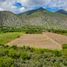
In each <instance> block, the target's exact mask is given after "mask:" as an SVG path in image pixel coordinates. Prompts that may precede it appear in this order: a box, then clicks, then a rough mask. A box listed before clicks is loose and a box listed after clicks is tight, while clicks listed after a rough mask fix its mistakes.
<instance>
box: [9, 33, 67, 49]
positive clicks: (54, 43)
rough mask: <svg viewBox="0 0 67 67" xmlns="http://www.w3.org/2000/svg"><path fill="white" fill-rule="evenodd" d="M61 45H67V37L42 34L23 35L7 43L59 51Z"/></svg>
mask: <svg viewBox="0 0 67 67" xmlns="http://www.w3.org/2000/svg"><path fill="white" fill-rule="evenodd" d="M62 44H67V36H64V35H60V34H55V33H49V32H44V33H42V34H25V35H24V36H21V37H20V38H17V39H15V40H13V41H11V42H9V43H8V45H10V46H12V45H16V46H18V47H21V46H29V47H33V48H46V49H51V50H54V49H56V50H61V49H62Z"/></svg>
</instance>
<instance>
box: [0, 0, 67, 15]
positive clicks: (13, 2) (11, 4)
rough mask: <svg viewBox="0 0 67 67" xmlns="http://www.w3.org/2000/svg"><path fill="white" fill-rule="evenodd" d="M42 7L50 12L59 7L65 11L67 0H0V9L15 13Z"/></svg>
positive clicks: (66, 9)
mask: <svg viewBox="0 0 67 67" xmlns="http://www.w3.org/2000/svg"><path fill="white" fill-rule="evenodd" d="M39 7H42V8H44V9H46V10H48V11H50V12H56V11H58V10H60V9H63V10H65V11H67V0H0V11H11V12H13V13H15V14H18V13H22V12H25V11H29V10H33V9H37V8H39Z"/></svg>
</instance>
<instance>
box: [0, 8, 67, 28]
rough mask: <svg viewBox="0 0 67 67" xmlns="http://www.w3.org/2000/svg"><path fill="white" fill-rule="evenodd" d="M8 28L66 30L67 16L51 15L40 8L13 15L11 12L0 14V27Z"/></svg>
mask: <svg viewBox="0 0 67 67" xmlns="http://www.w3.org/2000/svg"><path fill="white" fill-rule="evenodd" d="M1 23H2V24H3V26H9V27H22V26H24V25H33V26H42V27H44V28H48V29H49V28H50V29H52V28H54V29H56V28H57V29H67V16H66V15H64V14H59V13H52V12H48V11H46V10H43V9H42V8H40V9H37V10H33V11H31V12H25V13H22V14H18V15H16V14H13V13H11V12H7V11H3V12H0V25H2V24H1Z"/></svg>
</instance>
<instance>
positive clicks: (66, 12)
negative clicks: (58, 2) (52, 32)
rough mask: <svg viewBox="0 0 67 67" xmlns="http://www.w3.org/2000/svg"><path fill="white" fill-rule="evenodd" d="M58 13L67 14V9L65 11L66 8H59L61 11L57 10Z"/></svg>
mask: <svg viewBox="0 0 67 67" xmlns="http://www.w3.org/2000/svg"><path fill="white" fill-rule="evenodd" d="M57 13H61V14H67V11H64V10H59V11H57Z"/></svg>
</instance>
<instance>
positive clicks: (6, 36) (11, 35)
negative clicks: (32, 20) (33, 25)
mask: <svg viewBox="0 0 67 67" xmlns="http://www.w3.org/2000/svg"><path fill="white" fill-rule="evenodd" d="M23 34H24V33H22V32H7V33H0V44H3V45H4V44H6V43H8V42H10V41H11V40H14V39H16V38H19V37H20V36H22V35H23Z"/></svg>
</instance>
